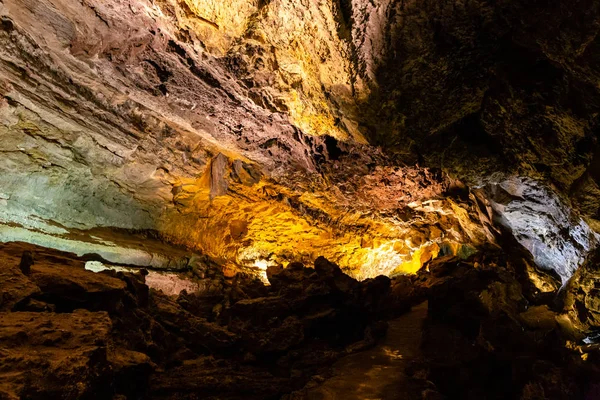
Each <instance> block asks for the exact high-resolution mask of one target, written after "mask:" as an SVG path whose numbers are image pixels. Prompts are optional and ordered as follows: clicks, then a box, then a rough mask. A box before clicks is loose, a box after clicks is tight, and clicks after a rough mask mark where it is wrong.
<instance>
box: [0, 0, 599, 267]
mask: <svg viewBox="0 0 600 400" xmlns="http://www.w3.org/2000/svg"><path fill="white" fill-rule="evenodd" d="M563 3H564V4H563ZM538 8H539V7H538V5H537V4H533V5H528V6H525V5H524V4H521V2H520V1H518V0H513V1H506V2H502V3H499V4H493V5H492V4H488V3H486V2H484V1H477V2H468V3H464V2H460V1H449V2H445V3H443V4H433V3H431V4H430V3H428V2H426V3H410V4H405V2H404V1H396V0H387V1H382V2H379V3H377V4H373V3H372V2H367V1H363V0H352V1H345V0H344V1H339V2H338V1H334V2H325V1H296V0H294V1H280V0H277V1H276V0H273V1H268V2H263V1H255V0H231V1H227V2H213V1H210V2H206V1H193V0H161V1H149V0H128V1H122V2H99V1H96V0H86V1H83V2H80V3H74V2H73V1H70V0H43V1H32V0H5V1H3V2H2V3H1V4H0V16H1V18H2V24H1V28H2V29H1V30H0V42H1V43H2V52H1V53H0V78H1V84H0V94H1V95H2V103H1V107H0V113H1V115H2V118H1V124H0V135H1V136H2V143H1V144H0V151H1V152H2V155H3V157H2V161H1V162H0V171H1V172H2V174H0V184H1V187H2V189H1V190H0V205H1V207H0V219H1V221H3V222H4V223H10V224H17V225H18V226H10V227H9V228H10V229H8V228H6V227H4V231H5V232H2V233H1V236H3V237H4V239H2V240H16V238H17V237H19V238H20V239H18V240H27V241H31V242H35V243H38V244H41V245H51V246H53V247H55V248H60V249H61V250H66V251H75V250H77V251H76V252H77V253H78V254H85V253H94V254H100V255H102V257H103V258H104V259H107V260H108V261H111V262H115V263H126V264H134V265H144V266H157V265H161V266H163V267H165V268H173V267H174V266H177V267H180V268H187V267H190V266H191V263H189V262H188V261H189V260H187V261H186V260H185V257H186V256H182V255H181V254H176V255H173V254H169V251H168V250H167V251H160V252H157V253H150V254H148V251H147V249H145V248H140V247H139V246H137V245H136V246H131V245H130V243H127V240H126V239H124V238H123V236H122V235H121V236H119V235H116V236H115V235H113V233H112V232H114V231H115V229H117V228H118V229H124V230H126V231H127V232H132V231H136V232H138V233H139V232H140V231H142V232H150V233H151V234H152V235H154V237H156V238H159V239H160V240H162V241H167V242H169V243H171V244H176V245H183V246H185V247H187V248H188V249H190V250H192V251H195V252H200V253H204V254H207V255H209V256H211V257H213V258H215V259H218V260H219V262H220V263H221V264H222V265H223V266H224V267H225V268H226V269H227V270H228V271H239V270H243V269H246V268H250V269H253V270H254V272H255V273H262V274H264V269H265V268H266V267H268V266H271V265H276V264H278V263H283V264H285V263H287V262H291V261H294V257H296V256H300V257H301V258H302V260H303V261H305V262H308V263H312V262H313V261H314V260H315V259H316V257H317V256H318V255H325V256H327V257H328V258H329V259H332V260H334V261H336V262H337V263H339V264H340V265H341V266H342V267H343V268H345V269H347V270H349V271H353V274H354V275H355V276H356V277H359V278H366V277H374V276H376V275H378V274H380V273H384V274H387V275H390V274H394V273H398V272H403V273H406V272H414V271H415V270H416V269H418V268H419V267H420V266H421V265H422V264H423V262H424V261H425V260H427V259H428V258H431V257H435V256H437V255H438V254H439V253H440V248H445V249H452V251H453V253H454V254H457V253H458V252H459V251H461V250H460V249H461V248H463V247H464V246H465V245H467V246H471V247H477V246H479V245H481V244H483V243H485V242H493V241H494V239H493V238H492V237H491V235H490V232H489V228H490V227H489V226H485V225H486V224H485V223H483V225H484V227H482V226H476V225H478V224H479V223H480V221H478V215H479V214H478V213H477V212H476V209H477V207H476V205H475V204H474V203H473V202H472V201H471V200H472V199H471V200H468V199H466V198H465V197H463V198H462V199H461V200H458V201H457V198H456V197H454V196H453V195H452V192H453V191H454V189H456V188H460V187H461V185H462V184H461V183H460V181H456V180H455V179H449V178H448V176H447V175H446V173H448V172H449V173H450V174H451V175H452V176H456V177H458V178H460V179H461V180H462V181H464V182H467V183H468V184H470V185H474V184H481V183H488V182H491V183H497V182H499V181H501V180H504V179H514V177H508V178H507V177H504V178H498V179H496V178H494V177H493V174H494V173H496V172H503V173H510V174H517V175H524V176H532V177H534V178H535V179H537V180H539V181H541V182H542V184H543V185H545V186H546V187H548V188H549V189H548V190H555V189H556V190H558V191H559V192H561V193H562V194H563V195H565V196H570V198H571V199H572V204H574V205H575V206H577V207H579V208H580V210H581V211H582V212H583V213H584V214H585V215H586V216H587V217H588V221H589V222H590V223H591V224H592V227H594V226H595V225H594V224H595V222H594V220H593V218H594V215H595V212H596V208H598V207H597V205H595V200H594V198H595V192H594V190H596V189H597V185H596V184H595V183H594V182H595V180H594V179H595V178H594V176H595V174H594V168H595V167H594V165H595V162H594V161H593V159H594V151H595V150H594V146H595V145H594V135H593V132H594V129H595V127H596V126H597V117H596V116H595V115H596V114H595V111H594V110H596V108H595V107H597V104H598V102H599V100H598V93H597V90H596V87H595V81H594V80H593V77H594V76H597V75H598V74H597V71H596V70H595V64H594V63H593V60H594V59H595V57H596V56H595V52H596V50H595V49H596V47H598V46H596V45H595V41H596V34H595V29H596V28H595V27H596V25H597V17H598V10H597V7H596V6H595V5H594V4H588V3H586V2H581V4H580V3H577V4H571V3H569V4H566V2H563V1H555V2H553V3H552V5H551V6H549V7H548V9H547V10H546V9H545V10H544V12H538V11H539V10H538ZM565 10H571V11H569V12H572V13H573V15H576V16H581V21H580V22H581V23H578V24H570V23H565V24H566V25H565V29H564V32H561V35H559V36H558V37H559V38H558V39H557V38H556V35H555V32H554V31H553V30H552V29H549V28H547V27H545V26H542V25H540V21H543V23H544V24H545V23H546V21H548V20H550V21H554V22H555V23H557V24H559V25H560V22H561V21H562V18H563V16H562V15H563V14H569V13H568V12H567V11H565ZM511 32H520V33H519V34H515V35H512V34H511ZM524 37H527V38H528V39H526V40H525V39H523V38H524ZM367 141H370V142H371V143H372V144H373V143H374V144H382V145H383V149H378V148H375V147H372V146H370V145H368V144H367ZM426 166H433V167H436V168H434V169H430V168H426ZM437 168H440V169H441V170H440V169H437ZM519 179H520V178H519ZM545 181H546V183H544V182H545ZM552 184H553V185H555V186H554V187H553V186H552ZM463 189H464V188H463ZM464 190H467V189H464ZM423 205H425V206H423ZM415 211H417V212H415ZM565 212H567V211H565ZM560 213H563V211H560ZM559 225H560V224H559ZM99 227H102V228H105V230H104V231H103V232H102V234H101V235H99V236H98V235H96V234H94V233H90V232H89V230H90V229H97V228H99ZM548 229H551V228H548ZM582 229H583V230H586V229H587V228H586V227H585V226H583V225H582ZM492 230H493V229H492ZM516 234H523V235H527V234H526V233H519V232H516ZM84 235H87V236H84ZM76 238H79V240H76ZM83 238H85V240H82V239H83ZM105 241H108V242H110V244H109V245H108V246H109V247H108V248H107V247H106V245H107V243H104V242H105ZM80 242H81V243H80ZM551 243H552V240H547V241H546V242H544V246H549V245H550V244H551ZM111 244H115V246H114V247H113V248H112V249H111ZM560 245H561V246H562V244H560ZM131 247H133V248H131ZM526 247H527V246H526ZM562 247H564V248H566V247H568V245H565V246H562ZM188 254H189V253H188ZM292 255H294V257H292ZM192 257H193V256H191V255H190V256H189V257H188V258H192ZM555 258H556V257H555ZM568 258H569V259H573V260H575V259H577V260H576V262H577V263H580V261H581V260H582V258H581V257H580V256H579V255H578V256H576V257H568ZM543 263H544V262H543V261H542V264H543ZM577 265H578V264H577ZM542 266H543V265H542ZM365 267H367V269H364V268H365ZM573 268H575V264H574V265H573V267H569V269H570V270H571V271H572V269H573ZM361 269H362V270H361ZM261 270H262V272H261ZM563 275H564V276H568V275H569V273H566V274H563Z"/></svg>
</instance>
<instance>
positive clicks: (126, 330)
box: [0, 244, 390, 399]
mask: <svg viewBox="0 0 600 400" xmlns="http://www.w3.org/2000/svg"><path fill="white" fill-rule="evenodd" d="M25 246H28V247H26V248H29V249H30V251H32V253H34V254H37V261H36V263H35V264H34V265H33V266H32V271H31V277H25V276H23V280H29V279H31V280H32V281H35V282H36V283H37V284H38V285H39V289H37V291H35V293H32V294H28V295H29V296H30V297H29V298H28V299H27V300H28V301H25V299H22V300H21V301H20V302H18V303H17V304H16V305H15V306H14V307H12V309H7V310H6V311H2V312H1V313H0V393H1V394H2V396H3V398H10V399H12V398H14V399H17V398H30V399H47V398H66V399H79V398H94V399H105V398H106V399H110V398H114V396H119V395H120V396H125V397H126V398H132V399H134V398H161V399H181V398H186V396H191V397H190V398H214V396H218V397H219V398H223V399H225V398H231V399H234V398H240V396H244V398H255V399H267V398H273V399H277V398H280V397H281V396H282V395H283V394H285V393H289V392H291V391H292V390H294V389H299V388H301V387H303V386H304V385H305V384H306V382H307V381H308V379H310V377H311V376H312V375H313V374H315V373H316V371H317V370H319V369H321V368H327V366H328V365H330V364H331V363H332V362H333V361H335V360H336V359H337V358H339V357H340V356H342V355H344V354H347V353H351V352H354V351H358V350H360V349H362V348H365V347H368V346H371V345H373V344H374V342H375V340H376V339H377V338H378V337H380V336H381V335H382V334H383V333H384V331H385V323H382V322H379V320H380V319H381V318H383V317H384V315H385V313H386V312H387V309H388V308H389V304H387V302H386V300H385V299H386V298H387V297H388V296H389V289H390V280H389V279H388V278H385V277H379V278H377V279H374V280H367V281H364V282H358V281H356V280H355V279H353V278H351V277H349V276H347V275H345V274H343V273H342V271H341V270H340V268H339V267H338V266H337V265H335V264H333V263H330V262H328V261H327V260H325V259H324V258H319V259H318V261H317V265H316V266H315V268H306V267H304V266H303V265H302V264H300V263H295V264H293V265H291V266H290V267H289V268H287V269H280V270H272V269H271V270H270V271H271V272H270V273H269V275H270V279H271V281H272V283H273V285H271V286H265V285H264V284H263V283H261V282H260V281H258V280H256V279H252V278H250V277H248V276H246V277H242V276H237V277H235V278H234V279H227V278H225V277H224V276H223V275H222V274H220V273H219V270H212V271H211V273H212V276H211V277H207V278H205V279H204V280H200V281H199V287H202V289H201V290H199V291H197V292H194V293H189V294H188V293H186V292H182V294H181V295H179V296H166V295H165V294H163V293H162V292H158V291H155V290H149V288H148V286H146V284H145V283H144V279H145V273H124V272H115V271H103V272H100V273H94V272H91V271H87V270H85V269H84V268H83V260H81V259H78V258H77V257H76V256H75V255H72V254H71V255H69V254H66V253H59V252H56V251H52V250H48V249H43V248H36V247H34V246H31V245H25ZM17 248H19V245H17V244H14V245H5V246H3V247H2V249H0V254H1V257H2V260H3V261H4V262H5V264H6V265H5V267H4V268H6V269H15V270H16V271H18V273H21V272H20V271H19V269H18V268H19V264H18V259H15V257H12V255H11V254H12V253H14V252H15V251H16V249H17ZM22 248H23V247H22V246H21V249H22ZM207 282H210V285H208V284H207ZM31 285H32V287H36V286H35V285H34V284H33V283H31ZM22 286H23V285H22V282H20V281H17V280H14V279H13V280H10V279H8V280H6V281H3V282H2V283H1V286H0V287H1V288H2V292H3V293H13V292H19V290H20V288H21V287H22ZM13 289H14V290H13ZM10 299H11V298H9V300H10ZM11 304H12V303H11ZM9 305H10V304H9ZM207 305H208V308H207Z"/></svg>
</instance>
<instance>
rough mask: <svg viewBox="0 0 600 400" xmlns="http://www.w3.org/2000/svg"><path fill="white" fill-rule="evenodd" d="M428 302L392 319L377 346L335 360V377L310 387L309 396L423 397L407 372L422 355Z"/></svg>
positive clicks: (361, 399) (321, 399)
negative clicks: (384, 335)
mask: <svg viewBox="0 0 600 400" xmlns="http://www.w3.org/2000/svg"><path fill="white" fill-rule="evenodd" d="M427 307H428V304H427V302H424V303H421V304H420V305H418V306H416V307H413V309H412V310H411V311H410V312H409V313H407V314H404V315H402V316H401V317H399V318H397V319H394V320H391V321H389V329H388V332H387V335H386V337H385V339H384V340H383V341H382V342H381V343H379V344H378V345H377V346H375V347H374V348H372V349H370V350H368V351H363V352H359V353H356V354H352V355H349V356H347V357H344V358H342V359H341V360H339V361H338V362H336V363H335V364H334V366H333V376H332V377H331V378H329V379H327V380H325V381H324V382H323V383H322V384H320V385H319V386H317V387H314V388H312V389H310V390H308V393H307V396H306V399H309V400H326V399H336V400H337V399H345V400H354V399H356V400H379V399H380V400H393V399H416V398H421V394H420V390H419V389H418V388H417V386H416V384H414V383H413V382H411V379H410V378H409V377H408V376H407V375H406V373H405V370H406V367H407V366H408V365H409V364H410V362H411V361H413V360H415V359H417V357H418V356H419V354H420V351H419V348H420V345H421V335H422V330H423V323H424V321H425V318H426V317H427Z"/></svg>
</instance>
